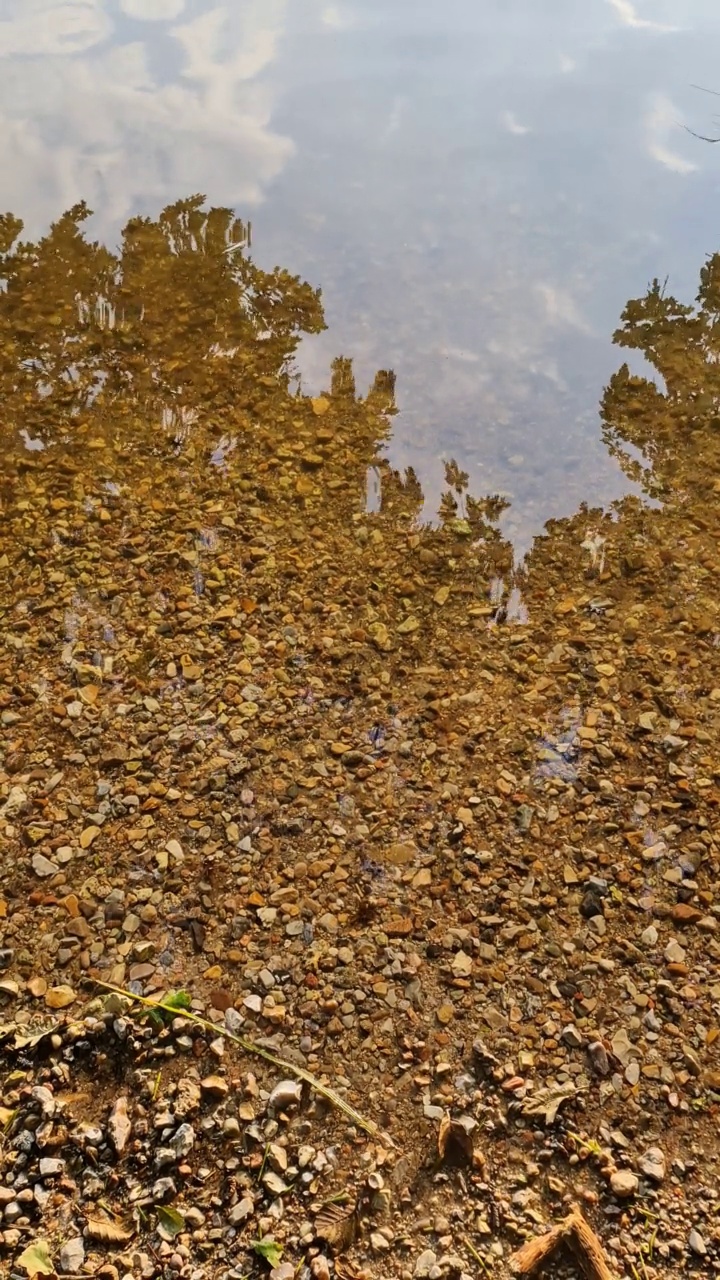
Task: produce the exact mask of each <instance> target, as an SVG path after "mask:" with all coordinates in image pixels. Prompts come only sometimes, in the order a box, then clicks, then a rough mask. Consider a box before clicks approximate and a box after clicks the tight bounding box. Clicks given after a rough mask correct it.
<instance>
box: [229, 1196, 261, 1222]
mask: <svg viewBox="0 0 720 1280" xmlns="http://www.w3.org/2000/svg"><path fill="white" fill-rule="evenodd" d="M254 1212H255V1205H254V1203H253V1201H252V1200H251V1199H250V1197H249V1196H244V1198H243V1199H242V1200H239V1201H238V1203H237V1204H234V1205H233V1206H232V1209H231V1210H230V1212H229V1213H228V1222H229V1223H230V1226H231V1227H241V1226H242V1225H243V1223H244V1222H247V1220H248V1218H251V1217H252V1215H253V1213H254Z"/></svg>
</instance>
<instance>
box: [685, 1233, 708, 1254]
mask: <svg viewBox="0 0 720 1280" xmlns="http://www.w3.org/2000/svg"><path fill="white" fill-rule="evenodd" d="M688 1249H690V1250H691V1252H692V1253H696V1254H697V1255H698V1257H700V1258H704V1257H705V1255H706V1253H707V1245H706V1243H705V1241H704V1240H703V1238H702V1236H701V1235H700V1232H699V1231H696V1230H695V1228H694V1227H693V1229H692V1231H691V1232H690V1235H689V1236H688Z"/></svg>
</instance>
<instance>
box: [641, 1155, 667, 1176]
mask: <svg viewBox="0 0 720 1280" xmlns="http://www.w3.org/2000/svg"><path fill="white" fill-rule="evenodd" d="M638 1168H639V1169H640V1172H641V1173H644V1175H645V1177H646V1178H651V1179H652V1181H653V1182H657V1183H660V1182H664V1181H665V1175H666V1173H667V1162H666V1160H665V1153H664V1152H663V1151H662V1150H661V1148H660V1147H648V1149H647V1151H645V1152H643V1154H642V1155H641V1156H640V1159H639V1160H638Z"/></svg>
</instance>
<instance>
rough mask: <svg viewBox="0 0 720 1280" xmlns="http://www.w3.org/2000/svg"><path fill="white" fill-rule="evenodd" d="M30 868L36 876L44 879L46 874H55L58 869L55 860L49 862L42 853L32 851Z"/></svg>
mask: <svg viewBox="0 0 720 1280" xmlns="http://www.w3.org/2000/svg"><path fill="white" fill-rule="evenodd" d="M32 869H33V871H34V872H35V875H36V876H39V877H40V879H41V880H44V879H45V878H46V877H47V876H55V875H57V873H58V871H59V870H60V868H59V866H58V864H57V862H51V861H50V859H49V858H46V857H45V855H44V854H43V853H34V854H33V856H32Z"/></svg>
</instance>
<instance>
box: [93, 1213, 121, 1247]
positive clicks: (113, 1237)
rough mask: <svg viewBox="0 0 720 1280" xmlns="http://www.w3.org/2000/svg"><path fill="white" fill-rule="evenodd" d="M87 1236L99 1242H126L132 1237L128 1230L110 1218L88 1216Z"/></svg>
mask: <svg viewBox="0 0 720 1280" xmlns="http://www.w3.org/2000/svg"><path fill="white" fill-rule="evenodd" d="M87 1236H88V1239H90V1240H97V1241H98V1243H99V1244H127V1243H128V1241H129V1240H131V1239H132V1233H131V1232H130V1231H128V1230H127V1229H126V1228H125V1227H121V1226H118V1225H117V1223H115V1222H111V1220H110V1218H88V1220H87Z"/></svg>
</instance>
